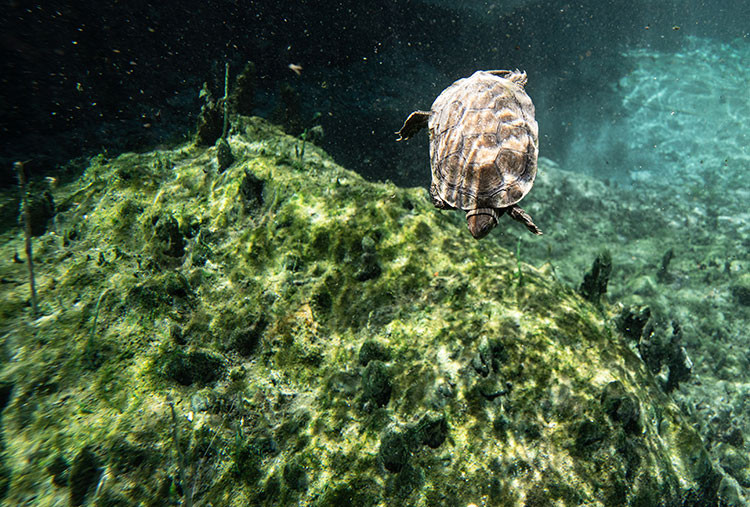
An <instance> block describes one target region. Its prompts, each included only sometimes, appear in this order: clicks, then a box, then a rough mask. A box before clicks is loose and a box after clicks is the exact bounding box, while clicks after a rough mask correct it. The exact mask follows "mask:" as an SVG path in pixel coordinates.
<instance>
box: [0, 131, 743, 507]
mask: <svg viewBox="0 0 750 507" xmlns="http://www.w3.org/2000/svg"><path fill="white" fill-rule="evenodd" d="M228 142H229V144H230V146H231V149H232V152H233V154H234V155H235V157H236V158H235V162H234V163H233V164H232V165H231V166H230V167H228V168H227V169H226V170H225V171H223V172H220V171H219V170H218V164H217V161H216V153H215V150H216V148H214V147H208V148H206V147H199V146H193V145H190V146H183V147H178V148H175V149H174V150H170V151H163V152H151V153H145V154H124V155H121V156H119V157H118V158H116V159H114V160H106V159H104V158H102V157H99V158H97V159H94V160H92V162H91V165H90V166H89V168H88V169H87V171H86V172H85V174H83V176H82V177H81V179H80V180H79V181H77V182H75V183H73V184H70V185H68V186H63V187H60V188H59V189H57V190H56V192H57V193H58V194H56V195H55V196H54V198H55V201H56V202H58V203H60V206H59V208H58V209H59V212H58V214H57V218H56V221H57V231H58V232H57V234H52V233H47V234H45V235H44V236H42V237H41V238H40V239H39V240H38V243H37V245H36V246H35V254H36V256H37V258H38V260H37V262H38V273H37V284H38V298H39V302H40V310H41V312H42V314H43V317H41V318H39V319H37V320H35V321H33V322H31V321H30V318H31V315H30V312H29V310H28V292H27V285H25V284H24V283H23V281H24V273H25V272H24V267H23V266H22V265H20V266H19V265H16V264H12V263H6V264H3V265H2V271H3V272H2V273H1V274H2V276H3V278H4V280H12V281H14V282H11V283H8V284H4V285H3V291H4V296H5V297H4V298H3V299H2V303H1V304H2V307H0V315H2V317H3V319H2V332H3V336H4V341H3V346H4V349H3V353H4V354H3V363H2V378H1V379H0V380H2V381H3V382H4V383H5V384H7V385H12V386H13V390H12V394H11V395H10V397H9V400H8V403H7V406H6V407H5V409H4V411H3V413H2V437H3V438H2V441H3V443H4V448H5V452H4V454H3V457H2V461H3V462H2V469H3V470H5V471H6V476H7V477H8V488H7V490H6V493H5V501H6V502H8V503H9V504H15V505H20V504H28V503H30V502H43V503H45V504H55V503H60V504H64V502H66V501H68V499H75V501H76V502H78V501H79V499H85V500H86V501H100V502H102V503H105V502H115V503H117V502H119V503H118V505H119V504H139V503H142V504H145V505H170V504H176V503H177V502H180V501H183V502H184V501H186V500H187V498H188V497H190V498H191V499H192V501H193V502H198V501H201V500H202V501H206V502H210V503H211V504H212V505H269V506H270V505H316V506H338V505H358V506H368V505H371V506H375V505H409V506H413V505H414V506H418V505H424V506H428V505H430V506H432V505H468V504H476V505H508V506H513V505H519V506H520V505H527V506H531V505H567V506H578V505H590V506H621V505H649V506H651V505H654V506H656V505H679V504H681V503H684V504H689V505H714V504H716V503H717V502H718V495H719V494H723V493H721V492H722V491H724V490H725V489H727V487H726V485H724V486H722V488H724V489H721V488H720V484H723V483H722V482H721V481H722V477H721V476H720V475H719V474H718V472H716V471H715V470H714V467H713V466H712V464H711V462H710V460H709V458H708V455H707V453H706V451H705V450H704V448H703V444H702V442H701V440H700V438H699V437H698V436H697V434H696V433H695V432H694V431H693V429H692V428H691V427H690V426H689V425H687V424H686V423H685V422H684V421H683V418H682V416H681V414H680V412H679V410H678V408H677V407H676V405H675V404H674V403H673V402H672V401H671V400H670V398H669V397H668V396H667V395H665V394H664V393H663V392H662V390H661V389H660V387H659V386H658V384H657V382H656V381H655V379H654V377H653V376H652V374H651V373H650V371H649V370H648V369H647V368H646V367H645V366H644V364H643V363H642V362H641V360H640V359H639V358H638V357H637V356H636V355H635V354H634V353H633V352H632V351H631V349H630V348H629V347H628V345H627V343H626V341H625V339H623V338H622V337H621V336H620V335H619V334H617V333H616V332H615V331H614V330H613V327H611V326H610V325H609V323H608V318H607V317H605V316H604V314H603V313H601V310H600V309H597V308H594V307H593V306H592V305H591V304H590V303H588V302H586V301H584V300H583V299H582V298H581V297H580V296H579V295H578V294H577V293H576V292H575V291H573V290H571V289H568V288H565V287H564V286H561V285H560V284H559V283H557V282H556V281H555V280H554V278H553V277H552V276H550V274H549V273H548V272H547V270H545V269H535V268H533V267H531V266H528V265H525V264H522V263H517V261H516V259H515V258H514V256H513V254H511V253H510V252H508V251H506V250H503V249H499V248H488V247H487V245H489V244H490V243H486V242H485V243H483V242H477V241H475V240H474V239H472V238H471V236H470V235H469V234H468V231H466V229H465V226H464V224H463V223H462V221H463V219H462V217H461V216H459V215H458V214H455V213H451V212H440V211H437V210H435V209H434V208H433V206H432V204H431V203H430V202H429V198H428V196H427V192H426V191H425V190H424V189H401V188H397V187H395V186H393V185H391V184H375V183H369V182H366V181H364V180H363V179H362V178H360V177H359V176H357V175H355V174H354V173H352V172H350V171H347V170H345V169H342V168H341V167H339V166H337V165H336V164H335V163H334V162H332V161H331V160H330V158H329V157H328V156H327V155H326V154H325V153H323V152H322V151H321V150H319V149H317V148H315V147H314V146H311V145H310V144H309V143H308V144H307V146H306V149H304V150H302V149H301V146H300V141H297V140H296V139H295V138H292V137H289V136H286V135H284V134H282V133H281V132H280V131H279V130H278V129H277V128H275V127H273V126H271V125H269V124H268V123H266V122H265V121H263V120H260V119H258V118H239V119H237V121H236V122H235V125H234V128H233V130H232V135H231V136H229V139H228ZM125 175H127V177H126V176H125ZM506 227H509V228H511V227H516V225H514V224H512V223H510V222H508V223H507V224H506ZM518 231H519V234H525V232H524V231H522V230H521V229H520V228H519V229H518ZM6 236H7V237H6V238H4V241H3V242H2V244H4V245H7V246H5V247H3V248H5V249H6V250H7V252H6V255H5V257H4V258H6V259H12V257H13V256H12V254H9V252H12V251H13V249H14V248H15V249H18V248H19V247H20V245H21V241H22V238H21V235H20V233H19V231H13V232H12V234H11V233H8V234H6ZM5 240H7V241H5ZM519 270H520V273H519ZM519 275H521V276H519ZM521 279H522V280H523V283H522V284H521V283H519V282H520V280H521ZM91 350H96V351H98V352H97V362H96V367H92V366H91V362H90V361H89V360H88V356H89V355H90V354H89V352H90V351H91ZM81 449H85V458H86V459H85V460H83V459H82V458H81V453H82V452H83V451H81ZM67 463H71V464H72V465H71V470H70V471H69V472H68V470H67V465H66V464H67ZM79 463H83V465H80V464H79ZM76 467H77V468H76ZM77 470H83V472H80V471H79V472H77ZM66 476H69V479H65V477H66ZM95 482H96V484H94V483H95ZM71 488H72V489H71ZM730 489H731V488H730ZM732 491H733V490H732ZM81 501H82V500H81ZM691 502H692V503H691ZM701 502H703V503H701Z"/></svg>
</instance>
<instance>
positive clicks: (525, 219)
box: [507, 204, 542, 234]
mask: <svg viewBox="0 0 750 507" xmlns="http://www.w3.org/2000/svg"><path fill="white" fill-rule="evenodd" d="M507 211H508V215H510V218H512V219H513V220H517V221H519V222H521V223H522V224H523V225H525V226H526V228H527V229H528V230H530V231H531V232H533V233H534V234H542V231H541V230H540V229H539V227H537V226H536V224H535V223H534V221H533V220H532V219H531V215H529V214H528V213H526V212H525V211H524V210H523V209H521V208H520V207H519V206H516V205H515V204H514V205H513V206H511V207H510V208H508V210H507Z"/></svg>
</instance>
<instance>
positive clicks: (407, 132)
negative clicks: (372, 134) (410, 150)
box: [396, 111, 430, 141]
mask: <svg viewBox="0 0 750 507" xmlns="http://www.w3.org/2000/svg"><path fill="white" fill-rule="evenodd" d="M429 119H430V112H429V111H414V112H413V113H411V114H410V115H409V117H408V118H407V119H406V121H405V122H404V126H403V127H401V130H399V131H398V132H396V134H398V139H396V141H405V140H407V139H409V138H410V137H412V136H413V135H414V134H416V133H417V132H419V131H420V130H422V129H423V128H425V127H426V126H427V120H429Z"/></svg>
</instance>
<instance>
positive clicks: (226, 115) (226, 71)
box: [221, 62, 229, 139]
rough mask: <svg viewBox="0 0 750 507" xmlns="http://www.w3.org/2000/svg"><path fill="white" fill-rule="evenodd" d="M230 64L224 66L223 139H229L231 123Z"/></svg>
mask: <svg viewBox="0 0 750 507" xmlns="http://www.w3.org/2000/svg"><path fill="white" fill-rule="evenodd" d="M228 102H229V62H227V63H226V64H224V128H222V130H221V138H222V139H226V138H227V124H228V123H229V122H228V120H229V104H228Z"/></svg>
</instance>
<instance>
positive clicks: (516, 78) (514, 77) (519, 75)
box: [487, 69, 527, 86]
mask: <svg viewBox="0 0 750 507" xmlns="http://www.w3.org/2000/svg"><path fill="white" fill-rule="evenodd" d="M487 72H489V73H490V74H494V75H496V76H500V77H504V78H505V79H508V80H510V81H513V82H514V83H518V84H519V85H521V86H526V81H527V78H526V73H525V72H521V71H520V70H518V69H516V70H488V71H487Z"/></svg>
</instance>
